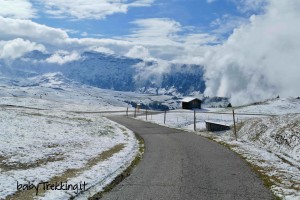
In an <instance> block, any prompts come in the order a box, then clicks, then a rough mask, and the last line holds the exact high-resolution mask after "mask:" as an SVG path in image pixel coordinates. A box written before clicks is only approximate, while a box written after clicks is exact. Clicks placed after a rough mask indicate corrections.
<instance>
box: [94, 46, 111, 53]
mask: <svg viewBox="0 0 300 200" xmlns="http://www.w3.org/2000/svg"><path fill="white" fill-rule="evenodd" d="M89 50H91V51H96V52H100V53H106V54H114V53H115V52H114V51H113V50H111V49H109V48H105V47H91V48H90V49H89Z"/></svg>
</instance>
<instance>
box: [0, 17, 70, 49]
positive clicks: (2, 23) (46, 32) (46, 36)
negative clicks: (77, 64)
mask: <svg viewBox="0 0 300 200" xmlns="http://www.w3.org/2000/svg"><path fill="white" fill-rule="evenodd" d="M0 33H1V34H0V40H11V39H15V38H23V39H27V40H30V41H35V42H38V43H44V44H51V45H61V44H63V43H64V42H65V41H66V39H67V38H68V37H69V36H68V34H67V33H66V32H65V31H63V30H61V29H57V28H51V27H49V26H45V25H41V24H38V23H35V22H32V21H31V20H22V19H9V18H3V17H0Z"/></svg>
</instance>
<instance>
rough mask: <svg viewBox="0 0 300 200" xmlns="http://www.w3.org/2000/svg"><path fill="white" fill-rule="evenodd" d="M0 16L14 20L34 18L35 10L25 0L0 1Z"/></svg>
mask: <svg viewBox="0 0 300 200" xmlns="http://www.w3.org/2000/svg"><path fill="white" fill-rule="evenodd" d="M0 5H1V6H0V16H2V17H10V18H16V19H30V18H34V17H36V10H35V9H34V8H33V7H32V4H31V3H30V2H29V1H27V0H0Z"/></svg>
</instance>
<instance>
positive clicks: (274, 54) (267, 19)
mask: <svg viewBox="0 0 300 200" xmlns="http://www.w3.org/2000/svg"><path fill="white" fill-rule="evenodd" d="M266 5H267V6H266V8H265V12H264V13H263V14H260V15H256V16H255V15H253V16H251V18H250V22H249V23H247V24H243V25H242V26H240V27H239V28H238V29H236V30H235V31H234V32H233V34H232V35H231V36H230V37H229V38H228V40H227V41H226V42H225V43H224V44H223V45H219V46H217V47H216V48H213V49H211V50H210V51H209V52H207V54H206V56H205V59H204V60H205V62H204V64H205V66H206V74H205V77H206V85H207V88H206V91H205V94H206V95H209V96H215V95H217V96H228V97H231V99H232V102H233V103H234V104H243V103H247V102H252V101H259V100H262V99H265V98H270V97H275V96H277V95H278V94H279V95H280V96H299V94H300V87H299V83H300V82H299V74H300V67H299V63H300V39H299V38H300V37H299V36H300V27H299V26H298V25H299V24H300V13H299V9H300V2H299V1H298V0H286V1H277V0H269V1H268V4H266Z"/></svg>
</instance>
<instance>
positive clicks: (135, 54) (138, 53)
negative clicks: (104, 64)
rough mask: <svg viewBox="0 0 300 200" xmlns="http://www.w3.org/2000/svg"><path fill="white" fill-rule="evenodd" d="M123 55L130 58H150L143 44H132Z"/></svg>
mask: <svg viewBox="0 0 300 200" xmlns="http://www.w3.org/2000/svg"><path fill="white" fill-rule="evenodd" d="M125 56H127V57H130V58H141V59H148V58H150V57H151V56H150V53H149V51H148V49H146V48H145V47H143V46H134V47H132V48H131V49H130V50H129V51H128V52H127V53H126V54H125Z"/></svg>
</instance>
